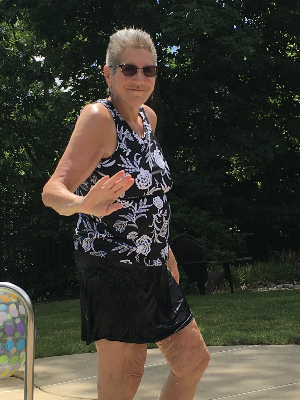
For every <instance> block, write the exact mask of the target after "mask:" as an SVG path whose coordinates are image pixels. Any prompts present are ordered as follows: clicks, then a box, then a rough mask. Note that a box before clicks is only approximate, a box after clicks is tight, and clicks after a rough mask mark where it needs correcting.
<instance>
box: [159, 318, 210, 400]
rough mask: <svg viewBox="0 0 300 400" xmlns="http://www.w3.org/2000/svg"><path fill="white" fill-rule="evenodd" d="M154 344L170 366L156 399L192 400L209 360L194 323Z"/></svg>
mask: <svg viewBox="0 0 300 400" xmlns="http://www.w3.org/2000/svg"><path fill="white" fill-rule="evenodd" d="M157 344H158V346H159V348H160V350H161V352H162V353H163V355H164V356H165V358H166V360H167V362H168V364H169V366H170V373H169V376H168V379H167V381H166V382H165V384H164V386H163V388H162V391H161V394H160V397H159V400H192V399H193V398H194V394H195V391H196V388H197V385H198V383H199V381H200V379H201V377H202V375H203V373H204V371H205V369H206V367H207V365H208V363H209V359H210V355H209V352H208V350H207V348H206V346H205V343H204V341H203V338H202V335H201V333H200V331H199V329H198V327H197V324H196V322H195V320H193V321H192V322H191V323H190V324H189V325H187V326H186V327H185V328H183V329H181V330H180V331H179V332H177V333H174V335H172V336H170V337H169V338H167V339H165V340H162V341H161V342H159V343H157Z"/></svg>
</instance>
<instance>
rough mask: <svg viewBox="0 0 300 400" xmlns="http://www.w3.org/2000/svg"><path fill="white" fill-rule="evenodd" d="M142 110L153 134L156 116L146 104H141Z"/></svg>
mask: <svg viewBox="0 0 300 400" xmlns="http://www.w3.org/2000/svg"><path fill="white" fill-rule="evenodd" d="M143 108H144V110H145V114H146V116H147V118H148V121H149V123H150V125H151V128H152V130H153V132H155V129H156V124H157V116H156V114H155V112H154V111H153V110H152V108H150V107H149V106H147V105H146V104H143Z"/></svg>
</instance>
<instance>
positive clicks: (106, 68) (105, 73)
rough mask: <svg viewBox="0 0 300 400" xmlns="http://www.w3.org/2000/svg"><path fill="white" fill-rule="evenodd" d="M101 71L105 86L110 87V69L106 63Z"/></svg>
mask: <svg viewBox="0 0 300 400" xmlns="http://www.w3.org/2000/svg"><path fill="white" fill-rule="evenodd" d="M103 73H104V76H105V80H106V83H107V86H108V87H109V88H110V87H111V69H110V68H109V67H108V66H107V65H104V67H103Z"/></svg>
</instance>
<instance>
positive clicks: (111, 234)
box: [75, 100, 172, 266]
mask: <svg viewBox="0 0 300 400" xmlns="http://www.w3.org/2000/svg"><path fill="white" fill-rule="evenodd" d="M98 102H101V103H102V104H104V105H105V106H106V107H107V109H108V110H109V111H110V112H111V114H112V116H113V118H114V121H115V124H116V129H117V134H118V144H117V148H116V150H115V152H114V154H113V155H112V156H111V157H109V158H106V159H103V160H100V162H99V163H98V165H97V167H96V168H95V170H94V171H93V173H92V174H91V176H90V177H89V178H88V179H87V180H86V181H85V182H83V183H82V184H81V185H80V186H79V187H78V188H77V190H76V194H78V195H81V196H85V195H86V194H87V193H88V191H89V190H90V188H91V187H92V186H93V185H95V184H96V183H97V182H98V180H99V179H101V177H103V176H105V175H109V176H112V175H114V174H115V173H116V172H118V171H120V170H121V169H123V170H124V171H125V174H131V176H132V177H133V178H134V180H135V183H134V185H133V186H132V187H131V188H130V189H128V190H127V191H126V192H125V194H124V195H122V196H120V198H119V199H117V201H118V202H120V203H121V204H122V206H123V207H122V209H120V210H118V211H116V212H114V213H112V214H110V215H107V216H103V217H94V216H91V215H86V214H79V218H78V222H77V228H76V232H75V248H76V249H78V250H81V251H85V252H88V253H90V254H91V255H95V256H98V257H103V258H106V259H108V260H109V259H110V258H113V259H114V263H115V262H119V263H123V264H134V263H138V264H143V265H146V266H152V265H163V264H166V262H167V260H168V238H169V222H170V215H171V212H170V207H169V204H168V201H167V197H166V195H165V194H166V193H167V192H168V191H169V190H170V188H171V185H172V180H171V175H170V171H169V167H168V164H167V162H166V160H165V158H164V156H163V153H162V151H161V148H160V146H159V144H158V142H157V139H156V138H155V136H154V134H153V132H152V129H151V126H150V124H149V122H148V120H147V118H146V115H145V112H144V109H143V108H142V107H141V109H140V116H141V118H142V120H143V124H144V133H145V135H144V137H143V138H141V137H140V136H138V135H137V134H136V133H135V132H133V131H132V130H131V128H130V127H129V125H128V124H127V122H126V121H125V120H124V119H123V118H122V117H121V115H120V114H119V113H118V111H117V110H116V109H115V108H114V107H113V105H112V103H110V102H109V101H108V100H98Z"/></svg>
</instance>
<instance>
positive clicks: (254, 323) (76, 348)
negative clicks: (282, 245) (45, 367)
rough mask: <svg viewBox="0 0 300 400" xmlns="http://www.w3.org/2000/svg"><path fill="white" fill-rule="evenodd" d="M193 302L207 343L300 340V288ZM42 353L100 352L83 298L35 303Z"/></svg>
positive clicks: (220, 295) (38, 350)
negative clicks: (85, 335) (84, 332)
mask: <svg viewBox="0 0 300 400" xmlns="http://www.w3.org/2000/svg"><path fill="white" fill-rule="evenodd" d="M187 300H188V302H189V304H190V307H191V309H192V311H193V314H194V317H195V319H196V321H197V324H198V326H199V328H200V330H201V332H202V334H203V337H204V340H205V342H206V343H207V345H210V346H220V345H224V346H227V345H242V344H291V343H295V344H300V319H299V307H300V292H299V291H268V292H251V291H237V292H235V294H233V295H232V294H230V293H217V294H214V295H211V296H199V295H191V296H187ZM35 322H36V327H37V336H36V357H37V358H40V357H51V356H56V355H64V354H79V353H87V352H94V351H95V346H94V344H92V345H89V346H86V345H85V344H84V343H83V342H81V340H80V308H79V300H66V301H61V302H52V303H42V304H36V305H35Z"/></svg>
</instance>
